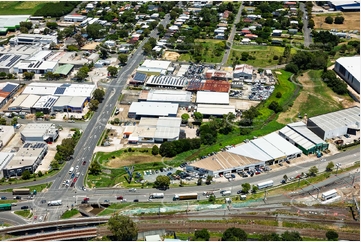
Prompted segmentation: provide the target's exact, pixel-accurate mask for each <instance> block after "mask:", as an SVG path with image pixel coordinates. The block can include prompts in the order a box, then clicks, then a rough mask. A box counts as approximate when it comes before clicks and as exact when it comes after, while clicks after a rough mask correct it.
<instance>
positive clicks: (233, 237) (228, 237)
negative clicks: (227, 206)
mask: <svg viewBox="0 0 361 242" xmlns="http://www.w3.org/2000/svg"><path fill="white" fill-rule="evenodd" d="M246 240H247V234H246V232H244V230H242V229H240V228H235V227H232V228H228V229H226V231H224V232H223V235H222V241H246Z"/></svg>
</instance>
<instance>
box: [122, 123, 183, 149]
mask: <svg viewBox="0 0 361 242" xmlns="http://www.w3.org/2000/svg"><path fill="white" fill-rule="evenodd" d="M181 122H182V119H181V118H170V117H160V118H141V119H140V122H139V125H138V126H136V127H135V128H134V130H133V131H130V132H131V133H130V134H129V131H128V133H127V134H128V135H129V138H128V142H129V143H133V144H134V143H162V142H165V141H174V140H178V139H179V133H180V124H181ZM132 127H134V126H132Z"/></svg>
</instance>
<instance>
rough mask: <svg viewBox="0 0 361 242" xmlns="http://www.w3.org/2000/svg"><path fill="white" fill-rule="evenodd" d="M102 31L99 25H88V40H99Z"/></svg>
mask: <svg viewBox="0 0 361 242" xmlns="http://www.w3.org/2000/svg"><path fill="white" fill-rule="evenodd" d="M102 29H103V26H102V25H100V24H89V25H88V26H87V27H86V32H87V34H88V37H89V38H93V39H99V38H101V37H103V31H101V30H102Z"/></svg>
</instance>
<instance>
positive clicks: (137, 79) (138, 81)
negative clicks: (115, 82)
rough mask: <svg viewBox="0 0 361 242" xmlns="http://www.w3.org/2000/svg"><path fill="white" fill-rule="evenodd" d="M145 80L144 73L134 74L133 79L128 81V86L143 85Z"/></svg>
mask: <svg viewBox="0 0 361 242" xmlns="http://www.w3.org/2000/svg"><path fill="white" fill-rule="evenodd" d="M146 80H147V75H146V74H144V73H139V72H136V73H135V75H134V76H133V78H132V79H131V80H130V81H129V84H132V85H136V86H138V85H143V84H144V83H145V81H146Z"/></svg>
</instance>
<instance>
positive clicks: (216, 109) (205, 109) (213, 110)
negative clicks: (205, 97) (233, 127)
mask: <svg viewBox="0 0 361 242" xmlns="http://www.w3.org/2000/svg"><path fill="white" fill-rule="evenodd" d="M197 112H200V113H201V114H203V117H204V118H209V117H210V116H213V117H223V115H225V114H229V113H233V114H234V115H236V108H235V106H231V105H208V104H198V105H197Z"/></svg>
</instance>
